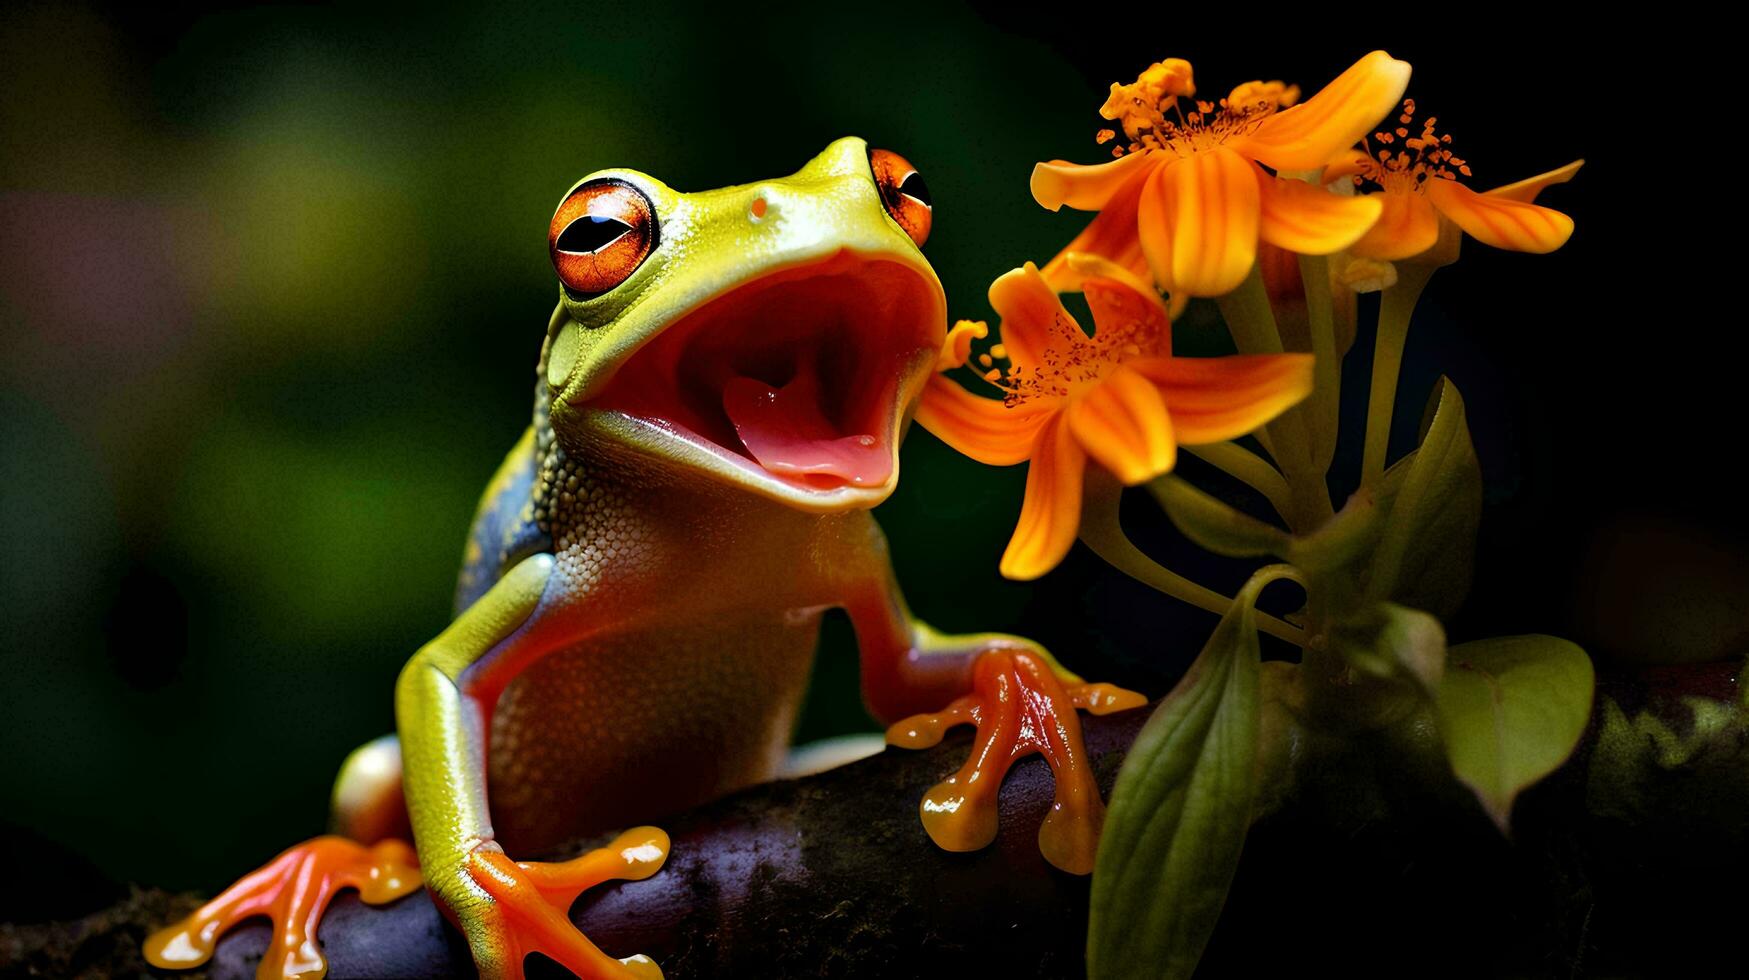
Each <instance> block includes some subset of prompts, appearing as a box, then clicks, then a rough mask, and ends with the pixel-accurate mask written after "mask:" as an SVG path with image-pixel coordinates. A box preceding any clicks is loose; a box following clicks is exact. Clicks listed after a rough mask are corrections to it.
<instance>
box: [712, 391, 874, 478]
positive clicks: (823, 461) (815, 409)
mask: <svg viewBox="0 0 1749 980" xmlns="http://www.w3.org/2000/svg"><path fill="white" fill-rule="evenodd" d="M723 411H724V412H725V413H726V414H727V415H728V416H729V421H730V422H731V423H733V424H734V426H735V434H736V435H737V436H739V437H740V438H741V444H742V445H744V446H746V447H747V452H748V453H749V454H751V455H752V457H753V458H754V459H755V460H756V461H758V463H759V465H760V466H763V467H765V468H766V469H767V470H769V471H771V472H772V473H776V474H779V475H782V476H789V477H795V476H807V477H812V478H814V479H816V480H822V479H823V480H824V482H838V481H842V482H844V483H847V484H849V485H851V486H857V487H868V486H880V485H881V484H884V483H886V482H887V478H888V477H890V476H891V475H892V472H893V454H892V453H891V452H889V451H888V450H887V448H886V447H885V446H882V445H881V443H880V440H879V439H876V438H875V437H874V436H872V435H869V434H867V433H853V434H851V435H841V434H840V432H839V430H838V429H837V427H836V426H834V425H833V424H832V423H831V422H830V421H829V420H828V419H827V418H826V415H825V412H824V410H823V409H822V403H821V399H820V381H819V378H818V377H817V376H816V374H815V373H814V372H813V371H806V370H804V371H801V372H799V373H797V374H796V376H795V378H794V379H793V380H791V381H790V382H789V383H788V384H786V385H784V386H783V387H781V388H773V387H772V386H770V385H768V384H766V383H765V382H763V381H760V380H759V379H757V378H749V377H745V376H737V377H733V378H730V379H729V381H728V383H727V384H725V385H724V386H723Z"/></svg>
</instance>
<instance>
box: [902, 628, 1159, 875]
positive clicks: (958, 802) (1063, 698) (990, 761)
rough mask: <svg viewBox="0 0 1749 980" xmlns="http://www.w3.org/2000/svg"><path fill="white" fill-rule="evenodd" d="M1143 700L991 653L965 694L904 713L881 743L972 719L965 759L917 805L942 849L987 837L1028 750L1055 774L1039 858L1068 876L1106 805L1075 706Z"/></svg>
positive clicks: (971, 846) (1017, 653)
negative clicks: (928, 709) (937, 707)
mask: <svg viewBox="0 0 1749 980" xmlns="http://www.w3.org/2000/svg"><path fill="white" fill-rule="evenodd" d="M1143 703H1144V699H1143V698H1142V696H1141V695H1139V694H1137V693H1135V692H1133V691H1127V690H1124V689H1123V688H1120V687H1115V686H1113V685H1110V684H1082V683H1074V684H1065V683H1063V681H1062V680H1061V679H1059V678H1058V677H1057V675H1056V673H1055V672H1054V671H1053V670H1052V669H1051V666H1050V664H1049V663H1048V662H1046V661H1045V659H1044V658H1042V657H1040V656H1038V655H1036V654H1032V653H1028V652H1026V651H1023V650H990V651H986V652H985V653H983V654H981V655H980V656H979V657H978V659H977V661H976V662H974V663H973V665H972V692H971V693H970V694H967V695H965V696H964V697H961V698H958V699H956V700H954V701H953V702H952V703H951V704H949V705H948V706H947V707H946V708H944V709H943V710H941V711H939V712H935V713H932V714H922V715H913V716H912V717H910V718H906V719H904V720H902V721H900V722H898V723H896V724H894V725H893V726H891V727H890V728H888V729H887V741H888V742H889V743H890V744H892V745H896V746H899V747H900V748H908V749H921V748H927V747H929V746H932V745H935V744H937V743H938V742H940V741H941V739H942V736H943V735H944V734H946V732H947V730H948V729H949V728H952V727H953V726H955V725H965V724H970V725H976V726H977V728H978V734H977V738H976V739H975V740H974V741H973V743H972V752H971V755H970V757H969V758H968V759H967V760H966V764H965V765H964V766H962V767H961V768H960V770H959V771H958V772H956V773H954V774H953V775H952V776H949V777H948V778H947V779H945V780H943V781H941V782H940V783H937V784H936V785H935V786H934V787H933V788H931V789H930V790H929V792H928V793H927V794H925V795H924V797H923V802H922V804H921V806H920V807H919V812H920V813H921V815H922V818H923V827H924V829H925V830H926V831H927V832H928V833H929V837H930V839H931V840H933V841H935V843H936V844H937V845H938V846H940V847H941V848H942V849H944V850H949V851H975V850H978V849H979V848H982V847H985V846H988V845H989V844H990V842H991V841H994V840H995V839H996V830H997V809H996V803H997V795H998V793H999V792H1000V790H1001V787H1002V780H1003V777H1005V776H1006V775H1007V774H1008V769H1009V767H1011V766H1012V765H1013V764H1014V763H1015V762H1016V761H1017V760H1019V759H1022V758H1024V757H1026V756H1028V755H1031V754H1033V753H1035V752H1036V753H1038V754H1040V755H1042V756H1044V757H1045V760H1046V761H1047V762H1048V763H1050V766H1051V771H1052V773H1053V774H1054V776H1055V777H1056V801H1055V802H1054V803H1053V804H1052V806H1051V812H1050V813H1049V814H1047V815H1046V816H1045V819H1044V823H1043V824H1042V825H1041V826H1040V827H1039V836H1038V840H1039V850H1040V852H1042V853H1043V854H1044V857H1045V860H1047V861H1049V862H1050V863H1051V864H1052V865H1054V866H1056V867H1058V868H1060V869H1062V870H1064V871H1067V872H1070V873H1071V874H1089V873H1091V872H1092V871H1093V857H1094V853H1095V851H1096V850H1097V848H1098V844H1099V830H1100V827H1101V826H1102V825H1103V823H1104V821H1105V804H1104V802H1103V801H1101V799H1100V797H1099V787H1098V786H1097V785H1096V784H1095V783H1094V781H1093V774H1092V772H1091V771H1090V769H1089V768H1088V764H1087V758H1086V755H1087V753H1086V749H1085V748H1084V747H1083V746H1082V742H1081V723H1080V719H1079V718H1078V717H1077V716H1076V711H1077V710H1078V709H1080V710H1086V711H1089V712H1091V713H1093V714H1107V713H1109V712H1113V711H1121V710H1124V709H1126V708H1133V707H1138V706H1140V705H1141V704H1143Z"/></svg>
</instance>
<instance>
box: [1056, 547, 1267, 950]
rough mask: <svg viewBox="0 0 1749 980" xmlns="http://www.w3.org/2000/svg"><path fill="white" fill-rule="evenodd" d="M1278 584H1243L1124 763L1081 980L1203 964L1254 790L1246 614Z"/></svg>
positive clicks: (1250, 638) (1254, 674)
mask: <svg viewBox="0 0 1749 980" xmlns="http://www.w3.org/2000/svg"><path fill="white" fill-rule="evenodd" d="M1289 574H1292V570H1291V569H1290V568H1289V567H1288V566H1285V565H1272V566H1269V567H1267V568H1263V569H1260V570H1259V571H1258V572H1257V573H1256V574H1255V575H1253V576H1252V577H1251V580H1250V581H1249V582H1247V583H1245V587H1244V588H1243V589H1241V590H1240V591H1239V595H1238V596H1237V597H1235V598H1234V600H1233V605H1232V607H1231V608H1229V609H1228V611H1227V614H1226V615H1225V616H1224V617H1222V618H1221V622H1220V625H1218V626H1216V627H1215V631H1214V633H1213V634H1212V635H1211V636H1210V637H1209V640H1208V643H1207V645H1205V646H1204V647H1203V649H1202V653H1201V654H1199V655H1198V656H1197V658H1196V662H1195V663H1193V664H1191V667H1190V671H1189V673H1187V674H1186V675H1185V676H1184V679H1183V680H1181V681H1180V682H1179V683H1178V686H1177V687H1176V688H1174V689H1173V691H1172V693H1171V694H1170V695H1167V697H1166V700H1165V701H1164V702H1162V703H1161V705H1160V707H1159V708H1158V709H1157V710H1156V711H1155V712H1154V716H1153V717H1152V718H1149V719H1148V723H1147V724H1146V725H1145V726H1143V728H1142V731H1141V734H1140V735H1138V736H1137V737H1136V741H1135V744H1134V745H1132V746H1131V747H1130V751H1129V755H1128V756H1127V757H1126V758H1125V759H1124V766H1123V769H1122V770H1121V771H1120V772H1119V773H1118V777H1117V785H1116V786H1115V787H1114V788H1113V790H1112V796H1111V809H1110V811H1109V812H1108V813H1107V815H1106V821H1105V829H1104V833H1103V835H1102V837H1101V839H1100V842H1099V855H1098V857H1097V859H1096V860H1095V864H1094V869H1093V899H1092V914H1091V920H1090V922H1089V924H1088V934H1087V974H1088V976H1089V977H1090V978H1091V980H1111V978H1119V977H1149V978H1161V977H1165V978H1179V977H1189V976H1190V975H1191V972H1192V971H1193V970H1195V969H1196V964H1197V961H1198V960H1199V959H1200V958H1201V957H1202V949H1203V946H1204V945H1206V944H1207V942H1208V937H1209V934H1210V933H1211V932H1213V931H1214V926H1215V922H1216V921H1217V920H1218V919H1219V918H1220V914H1221V906H1222V905H1224V904H1225V903H1226V899H1227V889H1228V887H1229V886H1230V885H1231V884H1232V881H1233V872H1234V870H1235V869H1236V868H1237V867H1238V864H1239V851H1240V849H1241V847H1242V846H1243V845H1244V843H1245V833H1246V831H1247V830H1248V829H1249V828H1250V825H1251V814H1252V800H1253V797H1254V795H1255V793H1256V789H1257V776H1256V771H1255V767H1256V765H1257V757H1258V738H1259V720H1258V718H1259V708H1258V685H1259V680H1258V677H1259V663H1258V646H1257V627H1256V623H1255V615H1254V605H1255V603H1256V601H1257V594H1258V593H1259V592H1260V591H1262V589H1263V587H1264V586H1265V585H1267V584H1269V583H1270V582H1272V581H1274V580H1275V579H1276V578H1279V577H1282V576H1284V575H1289Z"/></svg>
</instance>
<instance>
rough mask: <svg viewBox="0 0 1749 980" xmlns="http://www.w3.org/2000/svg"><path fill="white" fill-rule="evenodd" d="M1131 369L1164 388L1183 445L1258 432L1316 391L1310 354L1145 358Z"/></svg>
mask: <svg viewBox="0 0 1749 980" xmlns="http://www.w3.org/2000/svg"><path fill="white" fill-rule="evenodd" d="M1128 366H1129V367H1132V368H1134V369H1135V370H1137V371H1139V372H1140V373H1141V374H1142V375H1143V376H1144V377H1146V378H1147V379H1148V380H1150V381H1152V382H1154V383H1155V384H1157V385H1159V386H1160V392H1161V394H1162V395H1164V396H1165V398H1166V409H1167V411H1169V412H1171V413H1172V431H1173V433H1174V435H1175V437H1176V438H1177V440H1178V443H1179V445H1183V446H1202V445H1207V444H1209V443H1213V442H1225V441H1227V440H1228V439H1237V438H1238V437H1239V436H1242V435H1245V434H1246V433H1248V432H1254V431H1256V430H1257V429H1259V428H1262V427H1263V426H1264V425H1265V424H1267V423H1268V422H1269V421H1270V420H1271V419H1273V418H1275V417H1276V416H1277V415H1280V414H1281V413H1282V412H1285V411H1287V410H1288V409H1289V408H1292V407H1293V406H1294V405H1295V404H1297V403H1298V402H1299V401H1300V400H1301V399H1303V398H1305V397H1306V396H1307V395H1309V394H1311V392H1312V355H1310V354H1234V355H1231V356H1228V357H1161V358H1145V359H1141V360H1135V361H1131V362H1129V365H1128Z"/></svg>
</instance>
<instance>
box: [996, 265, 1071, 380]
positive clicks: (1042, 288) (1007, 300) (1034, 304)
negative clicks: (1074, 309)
mask: <svg viewBox="0 0 1749 980" xmlns="http://www.w3.org/2000/svg"><path fill="white" fill-rule="evenodd" d="M990 306H991V307H992V308H994V309H995V310H996V313H997V315H998V316H1000V317H1001V318H1002V326H1001V334H1002V346H1004V347H1006V348H1007V349H1008V360H1009V361H1010V362H1011V363H1013V364H1014V365H1015V366H1016V367H1031V366H1033V365H1035V364H1037V363H1039V357H1040V355H1041V354H1042V353H1043V352H1044V349H1045V348H1046V347H1048V346H1050V344H1051V341H1052V339H1053V338H1054V337H1057V336H1059V335H1060V331H1062V330H1063V329H1065V328H1067V329H1069V330H1074V331H1076V332H1080V330H1081V325H1080V324H1079V323H1077V322H1076V320H1075V318H1074V317H1073V316H1071V315H1070V314H1069V311H1068V310H1065V309H1063V301H1062V300H1060V299H1058V298H1057V293H1056V291H1055V290H1053V289H1052V288H1051V286H1050V283H1048V282H1045V277H1044V276H1043V275H1041V274H1040V273H1039V271H1038V266H1036V265H1033V264H1032V263H1031V262H1028V263H1026V264H1025V265H1023V266H1021V267H1020V268H1018V269H1011V270H1009V271H1007V272H1005V273H1003V274H1002V275H1000V276H998V277H997V278H996V281H995V282H993V283H991V284H990ZM1062 336H1067V335H1062Z"/></svg>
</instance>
